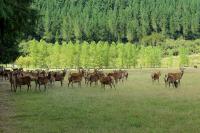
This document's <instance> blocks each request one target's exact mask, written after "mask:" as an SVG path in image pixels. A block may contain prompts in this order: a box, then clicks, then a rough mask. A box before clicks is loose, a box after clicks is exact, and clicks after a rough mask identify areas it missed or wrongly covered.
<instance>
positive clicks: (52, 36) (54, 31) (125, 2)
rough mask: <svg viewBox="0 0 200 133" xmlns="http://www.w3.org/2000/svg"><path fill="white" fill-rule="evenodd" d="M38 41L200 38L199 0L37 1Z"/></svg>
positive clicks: (124, 40) (34, 4) (130, 40)
mask: <svg viewBox="0 0 200 133" xmlns="http://www.w3.org/2000/svg"><path fill="white" fill-rule="evenodd" d="M32 6H33V7H34V8H36V9H38V10H39V12H40V15H41V16H42V17H41V18H40V19H39V21H38V23H37V34H36V36H35V35H31V34H30V35H31V36H32V37H33V38H37V40H40V39H41V38H42V39H45V40H46V41H48V42H53V43H54V42H55V41H56V40H57V41H61V40H64V41H67V42H68V41H74V40H80V41H83V40H84V41H88V42H90V41H100V40H101V41H108V42H112V41H114V42H116V41H122V42H127V41H129V42H135V41H136V42H137V41H139V40H141V39H143V38H144V37H146V36H148V35H151V34H152V33H160V34H162V35H163V36H164V37H169V38H172V39H177V38H178V37H180V36H183V37H184V38H185V39H195V38H199V37H200V25H199V24H200V10H199V9H200V1H199V0H34V2H33V4H32Z"/></svg>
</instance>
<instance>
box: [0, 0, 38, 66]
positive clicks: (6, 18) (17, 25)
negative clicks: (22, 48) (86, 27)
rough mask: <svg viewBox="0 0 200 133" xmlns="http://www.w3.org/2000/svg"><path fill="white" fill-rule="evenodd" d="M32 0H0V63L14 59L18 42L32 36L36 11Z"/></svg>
mask: <svg viewBox="0 0 200 133" xmlns="http://www.w3.org/2000/svg"><path fill="white" fill-rule="evenodd" d="M31 3H32V0H26V1H24V0H23V1H19V0H18V1H16V0H1V2H0V25H1V27H0V63H8V62H12V61H14V60H15V59H16V58H17V56H18V55H19V51H18V43H19V42H20V40H21V39H23V38H28V37H29V36H34V34H35V33H34V31H35V27H34V26H35V23H36V19H37V17H38V13H37V11H36V10H35V9H33V8H32V7H31Z"/></svg>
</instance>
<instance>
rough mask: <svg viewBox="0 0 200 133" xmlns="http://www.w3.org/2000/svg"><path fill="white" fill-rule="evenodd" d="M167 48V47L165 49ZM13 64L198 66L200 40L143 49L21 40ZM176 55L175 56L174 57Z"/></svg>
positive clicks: (126, 45) (114, 44)
mask: <svg viewBox="0 0 200 133" xmlns="http://www.w3.org/2000/svg"><path fill="white" fill-rule="evenodd" d="M166 46H167V47H166ZM20 50H21V51H20V52H21V54H22V56H20V57H19V58H18V59H17V60H16V63H17V65H19V66H21V67H26V68H31V67H32V68H66V67H67V68H77V67H84V68H90V67H93V68H94V67H98V68H135V67H178V66H189V65H192V66H193V65H198V64H199V63H200V62H198V61H199V59H198V58H196V59H195V60H194V59H192V60H191V61H190V58H191V57H193V55H195V54H196V55H197V53H199V50H200V40H195V41H185V40H181V39H180V40H176V41H174V40H170V39H168V40H166V41H165V42H163V44H162V45H161V46H143V45H137V44H132V43H119V42H118V43H115V42H112V43H111V44H109V43H108V42H102V41H99V42H97V43H96V42H94V41H93V42H91V43H88V42H86V41H84V42H79V41H76V42H74V43H73V42H71V41H70V42H68V43H66V42H62V44H61V45H60V44H59V43H58V42H56V43H55V44H52V43H47V42H45V41H44V40H40V41H36V40H31V41H28V42H26V41H24V42H22V43H21V44H20ZM174 55H177V56H174Z"/></svg>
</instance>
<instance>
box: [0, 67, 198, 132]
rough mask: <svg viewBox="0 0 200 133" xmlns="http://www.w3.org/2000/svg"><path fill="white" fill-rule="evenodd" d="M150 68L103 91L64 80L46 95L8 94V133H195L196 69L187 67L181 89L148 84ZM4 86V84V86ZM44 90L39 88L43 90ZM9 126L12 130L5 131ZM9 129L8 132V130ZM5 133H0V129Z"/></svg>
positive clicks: (38, 93) (18, 92)
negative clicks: (61, 84) (68, 83)
mask: <svg viewBox="0 0 200 133" xmlns="http://www.w3.org/2000/svg"><path fill="white" fill-rule="evenodd" d="M152 71H153V70H151V69H142V70H140V69H138V70H130V71H129V78H128V80H127V81H125V82H124V83H119V84H118V85H116V90H115V89H111V88H109V87H107V88H106V90H105V91H104V89H103V88H101V87H100V86H95V85H93V86H92V87H89V86H86V85H84V84H82V87H81V88H79V87H77V86H75V87H74V88H72V87H67V81H65V83H64V86H63V87H61V86H60V83H56V84H55V85H53V86H49V87H48V89H47V91H46V92H44V91H42V92H39V91H35V90H34V89H35V88H34V84H33V85H32V90H31V91H30V92H28V93H27V92H26V87H24V88H23V89H22V92H20V91H19V90H18V91H17V93H11V92H9V91H8V90H9V84H8V83H6V84H4V86H3V87H4V89H6V90H7V91H6V92H7V93H8V95H7V97H8V111H7V113H8V112H9V113H10V114H9V115H8V117H9V118H8V120H6V121H5V122H6V123H7V125H8V126H7V130H5V131H7V132H13V133H14V132H17V133H65V132H69V133H80V132H81V133H110V132H113V133H125V132H127V133H129V132H130V133H132V132H138V133H142V132H144V133H146V132H153V133H155V132H162V133H163V132H171V133H173V132H176V133H177V132H181V133H184V132H199V131H200V127H199V124H200V115H199V114H200V95H199V94H200V89H199V85H200V82H199V75H200V70H199V69H193V68H190V69H189V68H188V69H186V71H185V74H184V76H183V79H182V82H181V86H179V88H169V87H165V85H164V81H163V76H164V73H167V72H169V71H173V70H169V69H162V70H161V71H162V77H161V80H160V83H157V82H155V83H154V84H153V83H152V81H151V78H150V74H151V72H152ZM4 82H5V81H4ZM42 89H43V87H42ZM9 126H10V127H9ZM10 130H11V131H10ZM2 132H3V130H2Z"/></svg>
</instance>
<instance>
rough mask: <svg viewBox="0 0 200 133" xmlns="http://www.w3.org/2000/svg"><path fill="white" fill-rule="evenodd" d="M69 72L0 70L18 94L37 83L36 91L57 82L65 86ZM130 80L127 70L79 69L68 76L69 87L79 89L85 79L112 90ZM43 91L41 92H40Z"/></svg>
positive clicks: (0, 73) (0, 74)
mask: <svg viewBox="0 0 200 133" xmlns="http://www.w3.org/2000/svg"><path fill="white" fill-rule="evenodd" d="M66 73H67V71H66V70H61V71H44V70H35V71H24V70H23V69H22V68H20V69H13V70H12V71H11V70H6V69H2V70H0V76H1V77H2V79H5V80H9V82H10V85H11V91H14V92H16V91H17V88H18V87H20V90H21V86H22V85H27V87H28V88H27V91H29V89H30V88H31V82H35V89H37V88H39V90H40V86H41V85H44V88H45V90H46V87H47V84H48V83H49V84H51V85H52V84H54V83H55V82H56V81H59V82H60V83H61V86H62V85H63V81H64V78H65V76H66ZM127 78H128V72H127V71H125V70H114V71H113V72H110V73H104V72H103V71H102V70H99V69H94V71H93V72H91V71H90V70H87V71H86V70H84V69H78V71H77V72H73V73H72V72H69V75H68V87H69V86H70V85H71V86H72V87H73V84H74V83H77V84H78V85H79V87H81V82H82V80H83V79H85V84H86V85H90V86H91V85H92V84H93V83H95V85H97V84H98V82H100V83H101V86H102V87H104V90H105V86H106V85H108V86H110V87H111V88H112V87H114V88H115V84H117V83H118V82H119V81H122V82H123V81H124V79H127ZM40 91H41V90H40Z"/></svg>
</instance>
